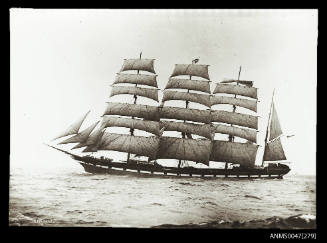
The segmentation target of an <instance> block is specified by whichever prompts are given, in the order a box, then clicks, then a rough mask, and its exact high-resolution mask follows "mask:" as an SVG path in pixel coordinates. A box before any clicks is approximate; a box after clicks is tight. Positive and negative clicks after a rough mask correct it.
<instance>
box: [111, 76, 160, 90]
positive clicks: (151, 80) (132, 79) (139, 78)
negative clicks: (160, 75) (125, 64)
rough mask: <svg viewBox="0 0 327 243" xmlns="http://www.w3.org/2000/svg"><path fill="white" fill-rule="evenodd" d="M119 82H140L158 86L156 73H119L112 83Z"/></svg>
mask: <svg viewBox="0 0 327 243" xmlns="http://www.w3.org/2000/svg"><path fill="white" fill-rule="evenodd" d="M120 83H129V84H141V85H148V86H151V87H155V88H158V84H157V75H147V74H125V73H119V74H117V76H116V79H115V81H114V83H113V84H120Z"/></svg>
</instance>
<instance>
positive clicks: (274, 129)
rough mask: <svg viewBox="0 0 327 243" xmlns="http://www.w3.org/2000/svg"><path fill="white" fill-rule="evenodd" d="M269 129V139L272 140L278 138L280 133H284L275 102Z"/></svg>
mask: <svg viewBox="0 0 327 243" xmlns="http://www.w3.org/2000/svg"><path fill="white" fill-rule="evenodd" d="M269 131H270V133H269V141H271V140H273V139H274V138H277V137H279V136H280V135H282V134H283V132H282V129H281V126H280V123H279V119H278V115H277V111H276V109H275V104H274V103H273V104H272V114H271V121H270V129H269Z"/></svg>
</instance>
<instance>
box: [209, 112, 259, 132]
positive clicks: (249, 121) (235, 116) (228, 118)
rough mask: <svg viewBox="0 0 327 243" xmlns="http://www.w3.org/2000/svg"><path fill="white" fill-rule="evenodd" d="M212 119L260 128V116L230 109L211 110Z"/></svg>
mask: <svg viewBox="0 0 327 243" xmlns="http://www.w3.org/2000/svg"><path fill="white" fill-rule="evenodd" d="M211 121H213V122H223V123H228V124H233V125H238V126H244V127H249V128H254V129H258V117H256V116H252V115H247V114H241V113H237V112H229V111H211Z"/></svg>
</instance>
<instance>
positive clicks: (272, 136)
mask: <svg viewBox="0 0 327 243" xmlns="http://www.w3.org/2000/svg"><path fill="white" fill-rule="evenodd" d="M274 94H275V90H274V92H273V95H272V100H271V106H270V111H269V118H268V123H267V130H266V137H265V145H264V153H263V156H262V166H263V165H264V161H280V160H286V156H285V153H284V149H283V145H282V143H281V139H280V137H281V136H282V134H283V132H282V129H281V126H280V123H279V119H278V115H277V111H276V108H275V104H274Z"/></svg>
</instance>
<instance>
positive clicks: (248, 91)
mask: <svg viewBox="0 0 327 243" xmlns="http://www.w3.org/2000/svg"><path fill="white" fill-rule="evenodd" d="M241 70H242V67H240V69H239V73H238V79H237V80H225V81H222V82H220V83H217V85H216V88H215V89H214V91H213V95H212V97H211V105H212V106H213V105H220V104H229V105H232V107H233V109H232V111H224V110H213V109H212V108H211V122H212V126H213V129H214V131H213V132H214V133H221V134H227V135H229V136H228V140H227V141H226V140H213V145H212V153H211V157H210V160H211V161H214V162H224V163H225V169H227V168H228V163H234V164H240V165H244V166H253V165H254V163H255V157H256V154H257V148H258V145H257V144H256V141H257V129H258V117H257V116H256V115H249V114H246V113H245V114H244V113H238V112H236V106H239V107H243V108H246V109H249V110H251V111H254V112H257V102H258V101H257V88H254V87H252V86H253V81H246V80H240V74H241ZM233 83H236V85H235V84H233ZM214 94H233V97H229V96H221V95H219V96H215V95H214ZM238 95H241V96H245V97H246V99H245V98H238ZM248 98H251V99H248ZM214 122H218V123H219V124H216V123H214ZM221 123H223V124H221ZM225 124H226V125H225ZM235 125H236V126H235ZM235 136H237V137H239V138H243V139H246V140H248V141H247V142H245V143H244V142H235Z"/></svg>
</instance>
